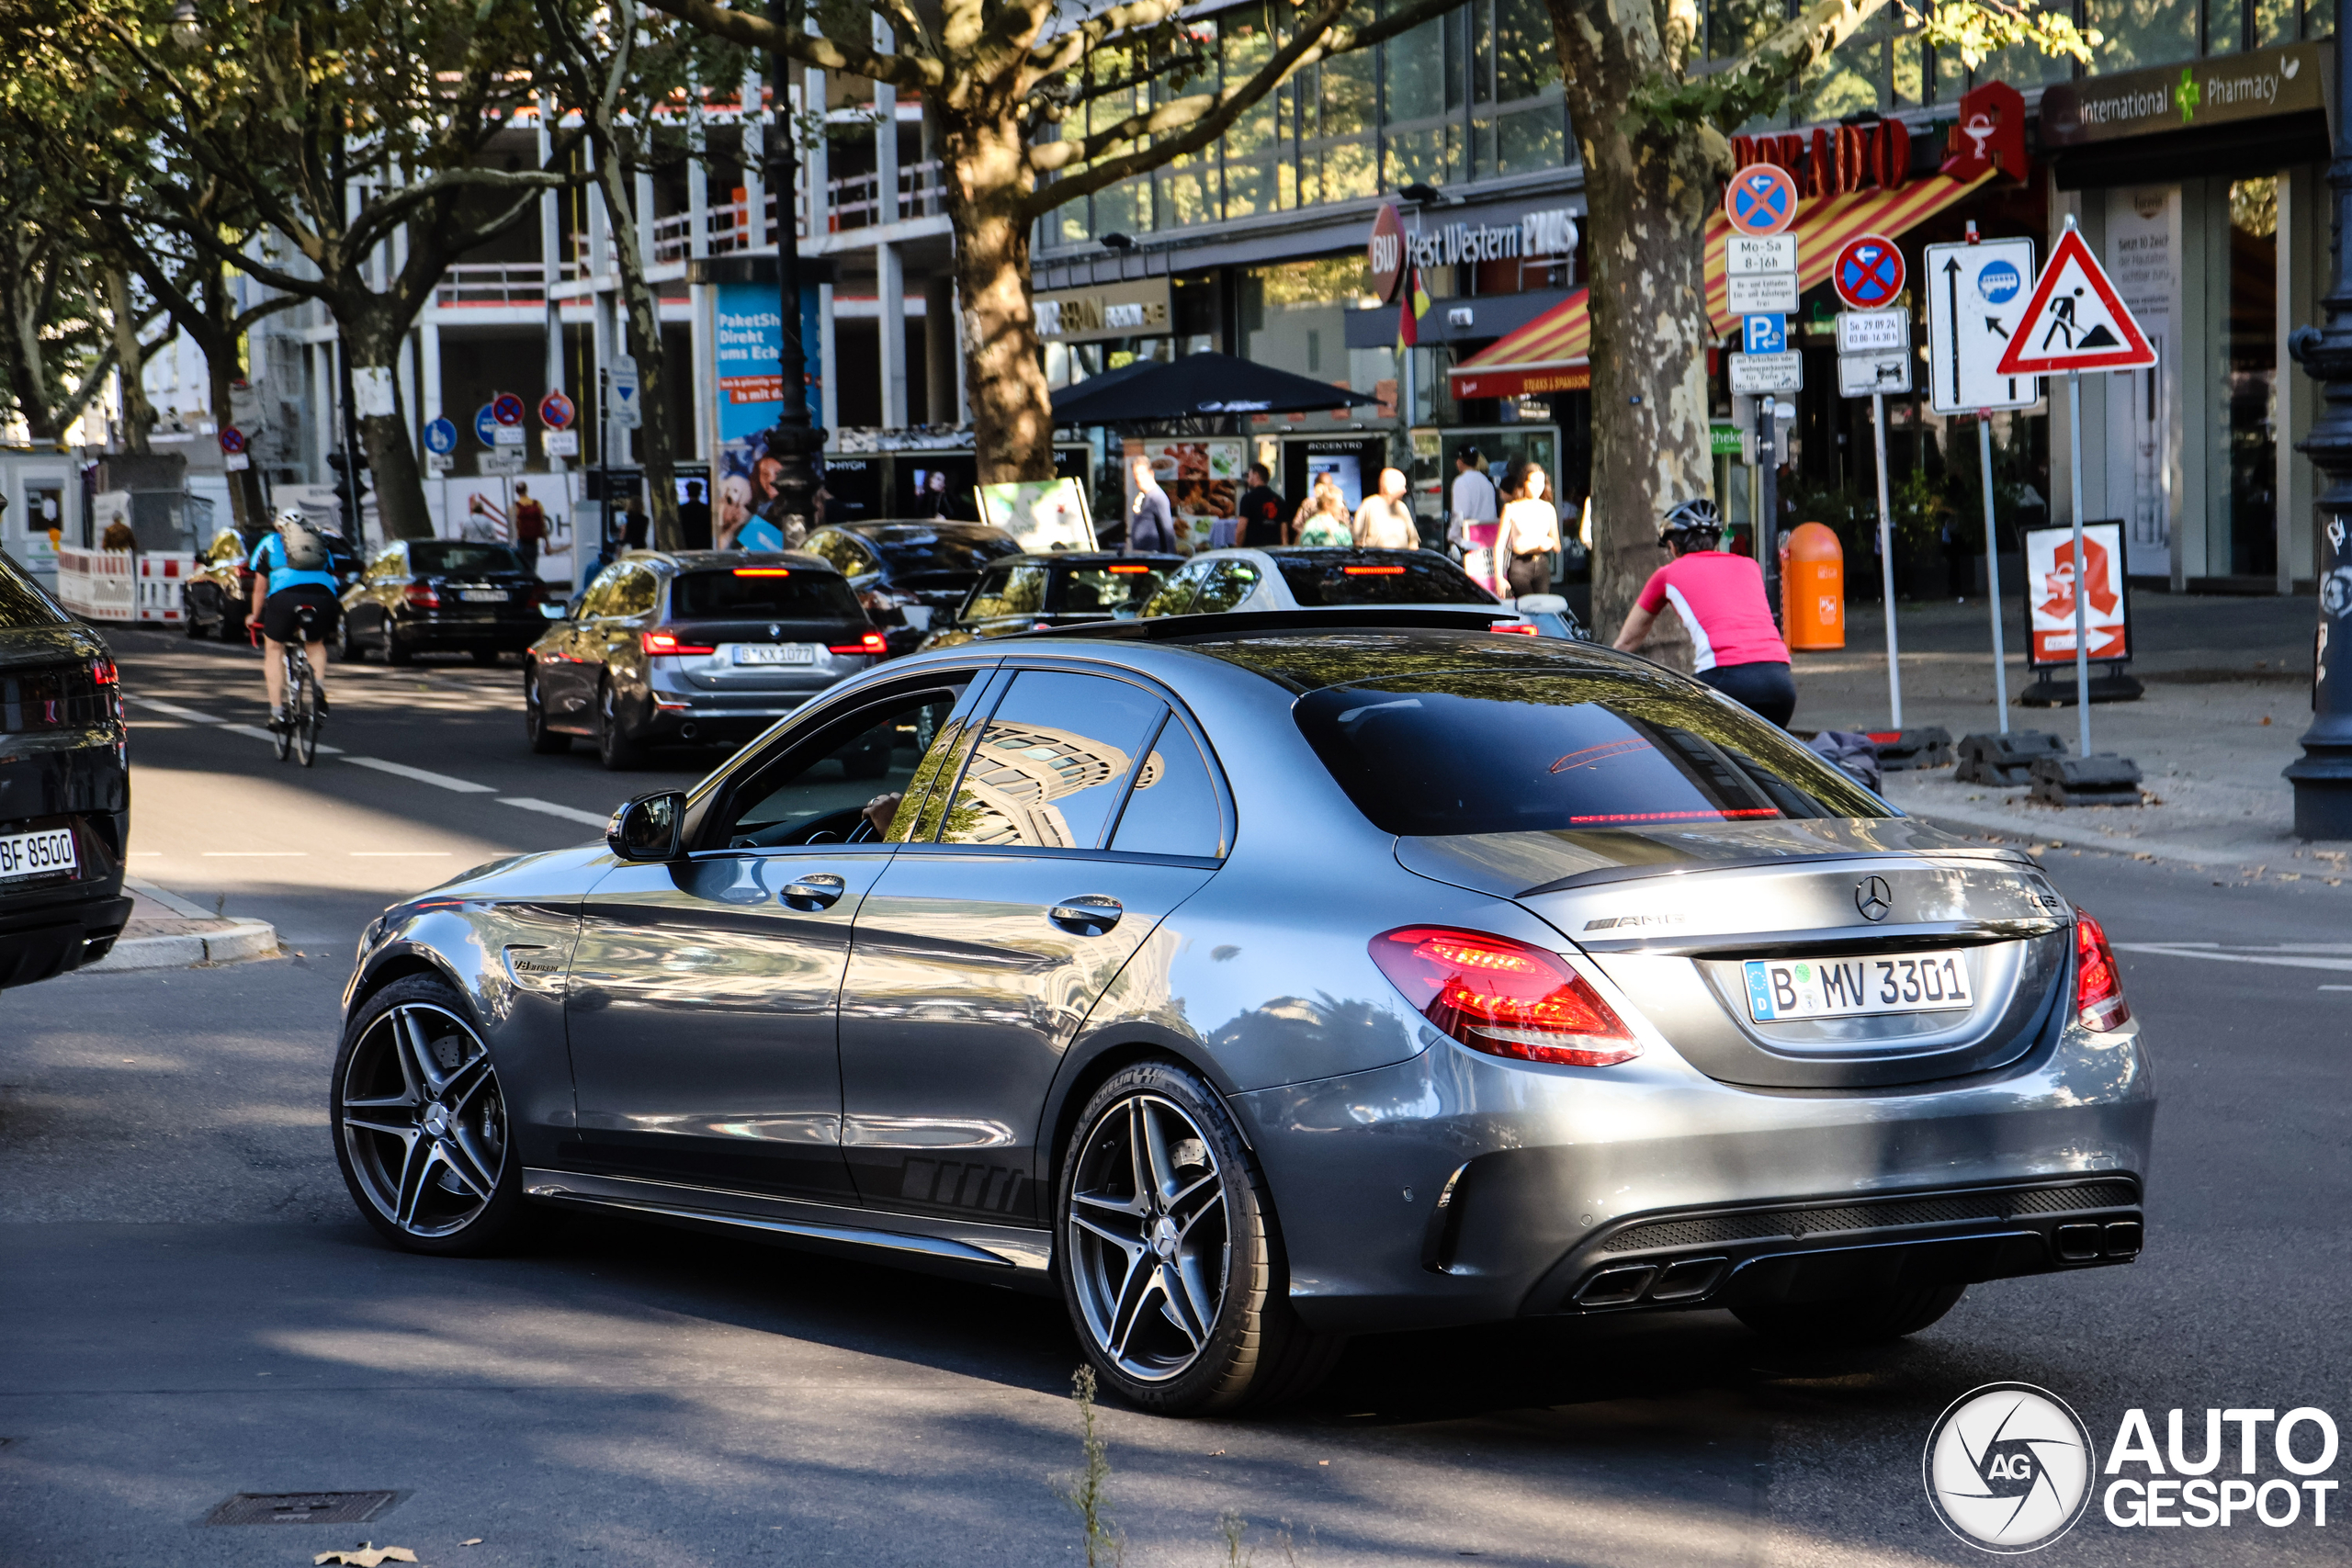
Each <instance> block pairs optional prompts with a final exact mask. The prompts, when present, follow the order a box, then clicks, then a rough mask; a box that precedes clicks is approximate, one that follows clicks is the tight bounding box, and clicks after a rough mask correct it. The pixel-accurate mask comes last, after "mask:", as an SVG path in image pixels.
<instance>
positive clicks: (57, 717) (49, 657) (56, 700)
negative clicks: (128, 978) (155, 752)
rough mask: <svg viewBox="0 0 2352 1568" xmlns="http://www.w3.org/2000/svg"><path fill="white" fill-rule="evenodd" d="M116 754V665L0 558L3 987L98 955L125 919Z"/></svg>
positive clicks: (125, 835)
mask: <svg viewBox="0 0 2352 1568" xmlns="http://www.w3.org/2000/svg"><path fill="white" fill-rule="evenodd" d="M124 747H125V735H124V730H123V724H122V687H121V683H120V681H119V677H118V675H117V673H116V671H115V663H114V655H113V654H112V653H110V652H108V651H107V645H106V644H105V643H103V642H101V641H99V640H98V638H97V637H96V634H94V633H93V632H91V631H90V630H89V629H88V628H87V627H85V626H82V625H81V624H80V623H79V622H77V621H76V620H74V617H73V616H71V615H67V614H66V613H65V611H64V610H63V609H62V608H60V607H59V605H58V604H57V602H56V601H55V600H54V599H51V597H50V596H49V595H48V594H47V593H45V592H42V591H41V589H40V585H39V584H37V583H35V582H34V581H33V580H32V578H31V577H30V576H29V575H28V574H27V573H26V572H24V571H23V570H20V569H19V568H18V567H17V564H16V562H14V561H12V560H10V559H9V558H7V557H6V556H5V555H0V987H8V986H24V985H29V984H31V983H32V982H33V981H35V980H46V979H48V978H49V977H50V976H52V975H58V974H62V973H63V972H64V971H66V970H68V969H73V968H76V967H78V966H80V965H81V964H88V963H92V962H95V961H96V960H97V959H100V958H103V957H105V956H106V954H107V950H108V949H109V948H111V947H113V946H114V941H115V938H116V937H118V936H119V935H120V934H121V933H122V927H123V922H124V921H126V920H128V919H130V899H129V898H126V897H123V893H122V857H123V847H124V845H125V843H126V842H127V841H128V840H129V838H130V769H129V765H128V762H127V761H126V758H125V750H124Z"/></svg>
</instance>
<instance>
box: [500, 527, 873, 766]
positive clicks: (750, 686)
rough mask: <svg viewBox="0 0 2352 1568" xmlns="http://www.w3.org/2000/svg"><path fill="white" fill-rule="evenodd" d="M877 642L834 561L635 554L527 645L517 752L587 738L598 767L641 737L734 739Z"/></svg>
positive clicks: (687, 741) (862, 657)
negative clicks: (524, 738)
mask: <svg viewBox="0 0 2352 1568" xmlns="http://www.w3.org/2000/svg"><path fill="white" fill-rule="evenodd" d="M887 654H888V646H887V645H886V644H885V643H884V641H883V638H882V634H881V633H880V632H879V631H877V630H876V629H875V626H874V623H873V622H872V621H870V620H868V619H867V618H866V614H865V607H864V606H863V605H861V604H859V603H858V602H857V595H856V594H854V593H853V592H850V586H849V581H848V580H847V579H846V578H844V577H842V574H841V573H840V572H839V571H836V570H834V569H833V568H832V567H831V566H829V565H827V564H826V563H825V562H823V561H821V560H820V559H818V558H816V557H815V556H812V555H804V554H800V553H798V552H792V551H778V552H773V553H768V552H761V553H753V552H748V551H743V550H678V551H653V550H637V551H632V552H630V553H629V554H628V555H626V556H624V557H622V558H620V559H619V560H616V561H615V562H614V563H613V564H612V565H610V566H608V567H606V568H605V570H603V571H601V572H599V573H598V574H597V575H596V578H595V580H594V581H592V582H590V583H589V584H588V586H587V588H586V590H585V591H583V592H582V593H581V595H580V597H579V598H578V599H576V600H574V601H573V602H572V604H571V608H570V610H569V612H568V614H567V615H566V616H565V618H564V619H563V620H561V621H559V622H557V623H555V624H554V625H553V626H550V627H548V632H547V635H546V636H544V637H540V638H539V640H538V641H537V643H535V644H533V645H532V647H531V650H530V653H529V654H528V655H527V659H528V663H529V668H528V669H527V670H526V671H525V672H524V676H523V701H524V715H525V725H526V728H527V730H528V732H529V736H530V741H531V750H534V751H540V752H555V751H562V750H569V749H570V747H571V740H572V738H573V737H574V736H585V737H588V738H589V739H594V741H595V742H596V750H597V755H598V756H599V757H600V758H601V759H602V761H604V764H605V766H606V767H608V768H630V767H635V766H636V765H637V764H638V763H639V761H642V760H643V757H644V752H645V749H646V748H647V747H648V746H658V745H694V746H708V745H725V744H740V743H741V742H742V741H745V740H748V739H751V738H752V736H754V735H757V734H758V733H759V732H760V731H761V730H763V729H765V728H767V727H768V726H769V725H771V724H773V723H775V721H776V720H777V719H779V718H781V717H783V716H785V715H786V714H788V713H790V712H792V711H793V710H794V709H796V708H797V707H798V706H799V705H801V704H802V703H804V702H806V701H808V700H809V698H810V697H812V696H814V695H815V694H817V693H819V692H821V691H823V690H824V689H825V688H826V687H828V686H830V685H831V684H832V683H833V682H835V681H838V680H840V679H841V678H842V676H844V675H854V674H855V673H857V672H858V671H862V670H865V669H869V668H871V667H872V666H873V664H874V663H875V661H876V660H879V659H882V658H884V657H886V656H887Z"/></svg>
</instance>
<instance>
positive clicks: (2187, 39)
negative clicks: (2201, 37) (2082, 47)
mask: <svg viewBox="0 0 2352 1568" xmlns="http://www.w3.org/2000/svg"><path fill="white" fill-rule="evenodd" d="M2084 11H2085V16H2084V25H2085V26H2086V27H2093V28H2098V30H2099V31H2100V32H2101V33H2103V34H2105V35H2106V36H2105V39H2104V40H2103V41H2102V42H2101V43H2100V44H2099V45H2098V48H2097V49H2095V50H2093V51H2091V70H2092V71H2093V72H2094V73H2097V74H2099V75H2107V74H2109V73H2114V72H2118V71H2137V70H2139V69H2141V68H2142V67H2143V66H2149V65H2167V64H2170V63H2172V62H2175V61H2179V60H2188V59H2190V58H2192V57H2193V56H2195V54H2196V53H2197V5H2196V0H2086V5H2085V6H2084Z"/></svg>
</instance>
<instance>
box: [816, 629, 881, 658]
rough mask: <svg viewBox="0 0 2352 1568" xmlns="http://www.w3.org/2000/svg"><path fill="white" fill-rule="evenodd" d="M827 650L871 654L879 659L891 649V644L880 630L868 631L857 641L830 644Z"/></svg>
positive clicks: (829, 651) (830, 651)
mask: <svg viewBox="0 0 2352 1568" xmlns="http://www.w3.org/2000/svg"><path fill="white" fill-rule="evenodd" d="M825 651H826V652H828V653H864V654H870V655H872V656H873V657H874V658H876V659H879V658H881V657H882V656H883V655H884V654H886V653H888V652H889V651H890V645H889V643H888V641H886V640H885V639H884V637H883V636H882V634H881V633H880V632H867V633H866V634H865V636H864V637H859V638H858V639H857V640H856V641H855V642H836V643H831V644H828V645H827V647H826V649H825Z"/></svg>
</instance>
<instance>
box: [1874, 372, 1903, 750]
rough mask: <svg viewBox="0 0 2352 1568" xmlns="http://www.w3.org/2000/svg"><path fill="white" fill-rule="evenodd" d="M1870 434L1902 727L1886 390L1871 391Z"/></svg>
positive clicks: (1890, 678)
mask: <svg viewBox="0 0 2352 1568" xmlns="http://www.w3.org/2000/svg"><path fill="white" fill-rule="evenodd" d="M1871 440H1872V441H1873V442H1874V443H1875V444H1876V446H1877V447H1878V558H1879V570H1880V576H1881V578H1882V580H1883V581H1884V583H1885V586H1886V702H1887V706H1888V707H1889V708H1890V709H1892V710H1893V711H1894V728H1895V729H1896V730H1897V731H1900V730H1901V729H1902V728H1903V660H1902V657H1901V656H1900V654H1898V653H1897V651H1896V649H1895V642H1894V518H1893V516H1892V515H1891V514H1890V513H1888V511H1887V505H1886V394H1885V393H1884V392H1872V393H1871Z"/></svg>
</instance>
